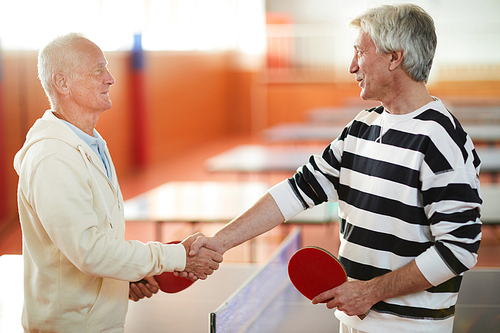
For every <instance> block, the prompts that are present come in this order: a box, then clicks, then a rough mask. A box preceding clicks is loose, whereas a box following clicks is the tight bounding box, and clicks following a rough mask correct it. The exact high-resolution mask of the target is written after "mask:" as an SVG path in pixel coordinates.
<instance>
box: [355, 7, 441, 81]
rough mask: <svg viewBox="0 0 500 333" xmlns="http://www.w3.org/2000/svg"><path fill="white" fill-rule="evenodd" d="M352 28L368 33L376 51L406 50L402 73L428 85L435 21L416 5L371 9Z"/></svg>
mask: <svg viewBox="0 0 500 333" xmlns="http://www.w3.org/2000/svg"><path fill="white" fill-rule="evenodd" d="M350 25H351V26H352V27H355V28H359V29H361V30H362V31H363V32H365V33H367V34H368V35H369V36H370V37H371V39H372V40H373V43H374V44H375V46H376V47H377V52H380V53H384V54H386V53H391V52H394V51H401V50H402V51H403V63H402V68H403V70H404V71H405V72H406V73H407V74H408V75H409V76H410V77H411V78H412V79H413V80H414V81H416V82H424V83H426V82H427V80H428V78H429V73H430V70H431V67H432V61H433V59H434V54H435V53H436V46H437V37H436V31H435V30H436V29H435V27H434V21H433V19H432V17H431V16H430V15H429V14H427V13H426V12H425V11H424V10H423V9H422V8H420V7H419V6H417V5H413V4H405V3H401V4H395V5H382V6H379V7H375V8H371V9H368V10H367V11H366V12H364V13H363V14H361V15H360V16H358V17H357V18H355V19H354V20H352V21H351V23H350Z"/></svg>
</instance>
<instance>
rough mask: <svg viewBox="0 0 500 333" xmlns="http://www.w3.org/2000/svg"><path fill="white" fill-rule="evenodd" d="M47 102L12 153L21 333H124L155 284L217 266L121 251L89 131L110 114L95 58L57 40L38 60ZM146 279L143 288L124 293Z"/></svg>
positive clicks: (108, 186) (157, 247) (105, 172)
mask: <svg viewBox="0 0 500 333" xmlns="http://www.w3.org/2000/svg"><path fill="white" fill-rule="evenodd" d="M38 71H39V77H40V80H41V83H42V86H43V88H44V90H45V92H46V94H47V96H48V98H49V100H50V104H51V110H48V111H46V112H45V114H44V115H43V117H42V118H40V119H38V120H37V121H36V122H35V124H34V125H33V127H32V128H31V129H30V131H29V133H28V134H27V137H26V142H25V143H24V146H23V147H22V149H21V150H20V151H19V152H18V153H17V155H16V157H15V160H14V167H15V169H16V171H17V173H18V174H19V188H18V204H19V215H20V221H21V226H22V231H23V257H24V307H23V314H22V324H23V327H24V330H25V331H26V332H123V330H124V323H125V315H126V312H127V304H128V299H129V288H130V290H131V291H132V292H131V293H130V295H131V296H133V297H131V298H132V299H134V300H137V299H138V298H142V297H144V296H151V294H152V293H154V292H156V291H157V290H158V289H157V283H156V282H155V280H154V278H152V277H153V276H154V275H157V274H160V273H162V272H165V271H182V270H187V271H191V272H192V273H193V275H195V276H196V277H197V278H200V279H205V278H206V277H207V275H209V274H211V273H212V272H213V270H215V269H217V268H218V266H219V263H220V262H221V261H222V256H221V255H219V254H217V253H215V252H212V251H209V250H204V251H203V252H202V253H201V255H197V256H188V255H187V254H186V249H187V248H189V246H190V244H191V243H192V241H193V240H194V237H193V236H191V237H188V238H187V239H186V240H184V242H182V243H181V244H175V245H166V244H162V243H159V242H149V243H147V244H144V243H141V242H138V241H125V239H124V232H125V223H124V216H123V199H122V195H121V192H120V188H119V185H118V180H117V177H116V172H115V169H114V166H113V162H112V160H111V156H110V154H109V151H108V149H107V147H106V144H105V142H104V140H103V139H102V138H101V136H100V135H99V134H98V133H97V131H96V130H95V126H96V123H97V120H98V118H99V115H100V114H101V113H102V112H104V111H105V110H108V109H109V108H111V100H110V97H109V88H110V86H111V85H113V84H114V82H115V79H114V78H113V76H112V75H111V73H110V72H109V70H108V68H107V60H106V58H105V57H104V54H103V52H102V51H101V49H100V48H99V47H98V46H97V45H96V44H94V43H93V42H91V41H90V40H88V39H87V38H85V37H83V36H81V35H79V34H68V35H65V36H61V37H58V38H56V39H55V40H53V41H52V42H50V43H49V44H48V45H47V46H46V47H44V48H43V49H42V50H41V51H40V53H39V57H38ZM143 278H146V279H147V281H148V283H147V284H146V286H144V285H142V284H139V286H137V285H135V284H132V285H130V284H129V281H138V280H141V279H143Z"/></svg>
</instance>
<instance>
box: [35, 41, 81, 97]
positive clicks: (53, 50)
mask: <svg viewBox="0 0 500 333" xmlns="http://www.w3.org/2000/svg"><path fill="white" fill-rule="evenodd" d="M80 40H88V39H87V38H86V37H85V36H84V35H83V34H79V33H69V34H66V35H62V36H59V37H56V38H55V39H53V40H52V41H51V42H49V43H48V44H47V45H46V46H45V47H43V48H42V49H41V50H40V51H39V52H38V78H39V79H40V82H41V84H42V87H43V90H45V94H46V95H47V97H48V98H49V101H50V104H51V105H52V106H54V104H55V102H56V94H55V90H54V86H53V82H52V76H53V75H54V74H55V73H58V72H59V73H64V74H67V75H69V76H70V77H73V75H74V73H75V68H76V66H77V65H78V63H79V60H80V57H81V52H79V51H78V49H77V48H75V47H74V46H75V42H76V41H80Z"/></svg>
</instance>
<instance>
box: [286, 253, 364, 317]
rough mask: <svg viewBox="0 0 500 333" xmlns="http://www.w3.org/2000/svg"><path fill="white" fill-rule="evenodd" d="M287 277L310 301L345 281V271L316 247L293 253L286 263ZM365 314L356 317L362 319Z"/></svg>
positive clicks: (333, 258)
mask: <svg viewBox="0 0 500 333" xmlns="http://www.w3.org/2000/svg"><path fill="white" fill-rule="evenodd" d="M288 276H289V277H290V280H291V281H292V284H293V285H294V287H295V288H296V289H297V290H298V291H299V292H300V293H301V294H302V295H304V296H305V297H307V298H308V299H310V300H312V299H313V298H314V297H316V296H318V295H319V294H321V293H323V292H325V291H327V290H330V289H333V288H335V287H337V286H339V285H341V284H342V283H344V282H346V281H347V274H346V272H345V269H344V267H343V266H342V264H341V263H340V262H339V261H338V260H337V258H335V256H333V255H332V254H331V253H330V252H328V251H326V250H324V249H322V248H320V247H316V246H307V247H304V248H302V249H300V250H298V251H297V252H295V254H294V255H293V256H292V257H291V258H290V261H289V262H288ZM325 303H326V302H325ZM367 314H368V313H365V314H362V315H358V317H359V318H360V319H364V318H365V317H366V316H367Z"/></svg>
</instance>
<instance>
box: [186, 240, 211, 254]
mask: <svg viewBox="0 0 500 333" xmlns="http://www.w3.org/2000/svg"><path fill="white" fill-rule="evenodd" d="M206 244H207V238H206V237H203V236H199V237H198V238H196V240H195V241H194V242H193V243H191V247H190V249H189V255H190V256H195V255H197V254H198V251H199V250H200V248H201V247H203V246H204V245H206Z"/></svg>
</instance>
